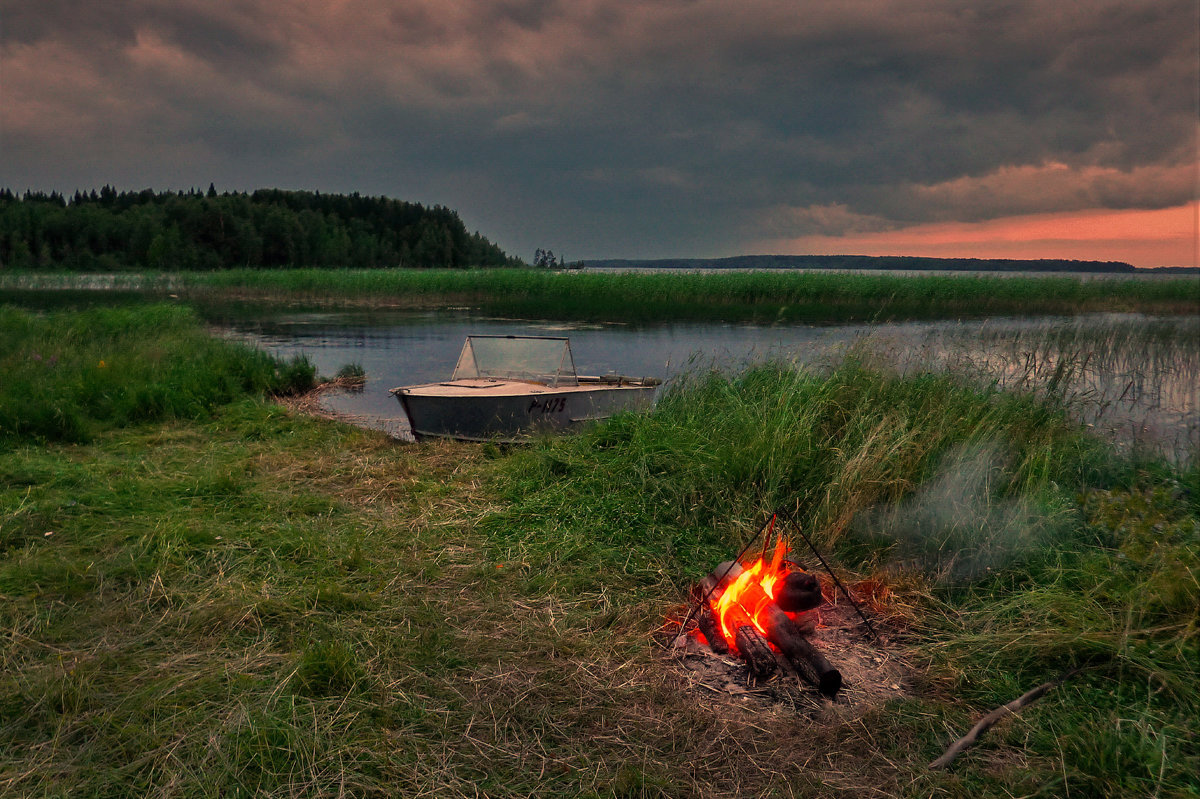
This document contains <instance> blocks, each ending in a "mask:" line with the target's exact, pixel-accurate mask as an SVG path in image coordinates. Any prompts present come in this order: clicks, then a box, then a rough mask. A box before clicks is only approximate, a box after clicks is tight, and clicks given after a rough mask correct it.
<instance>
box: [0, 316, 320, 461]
mask: <svg viewBox="0 0 1200 799" xmlns="http://www.w3.org/2000/svg"><path fill="white" fill-rule="evenodd" d="M0 340H3V341H4V342H5V348H4V351H3V352H0V375H3V378H4V379H3V385H0V441H3V440H9V441H12V440H26V439H31V438H32V439H40V440H45V441H86V440H88V439H89V438H90V437H91V436H92V435H93V434H94V433H95V432H96V431H97V430H100V429H104V428H105V427H120V426H124V425H127V424H130V423H134V422H139V421H148V420H154V419H169V418H189V419H194V418H199V417H201V416H203V415H204V414H206V413H208V412H209V411H210V410H211V409H212V408H214V407H216V406H218V405H223V404H225V403H227V402H229V401H231V400H233V399H235V398H239V397H242V396H245V395H247V394H265V393H290V392H294V391H298V390H305V389H307V388H309V387H311V385H312V383H313V380H314V378H315V373H314V370H313V367H312V366H311V364H309V363H308V362H307V361H305V360H303V359H297V360H294V361H291V362H288V363H279V362H277V361H276V360H275V359H273V358H272V357H270V356H269V355H268V354H266V353H265V352H261V351H255V350H251V349H249V348H247V347H245V346H242V345H238V344H234V343H231V342H226V341H221V340H219V339H215V338H212V337H211V336H209V335H208V334H207V332H206V331H205V330H204V328H203V326H202V325H201V323H200V321H199V319H198V317H196V315H195V314H194V313H192V312H191V311H189V310H187V309H185V308H180V307H176V306H166V305H160V306H138V307H128V308H117V309H110V308H97V309H92V310H89V311H86V312H83V313H74V312H59V313H50V314H44V315H36V314H32V313H29V312H26V311H23V310H20V309H17V308H15V307H12V306H0Z"/></svg>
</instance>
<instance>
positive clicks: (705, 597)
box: [679, 513, 778, 635]
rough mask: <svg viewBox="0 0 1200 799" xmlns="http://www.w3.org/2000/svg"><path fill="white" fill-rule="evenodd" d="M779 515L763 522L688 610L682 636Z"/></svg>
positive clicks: (681, 630)
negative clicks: (713, 593) (689, 623)
mask: <svg viewBox="0 0 1200 799" xmlns="http://www.w3.org/2000/svg"><path fill="white" fill-rule="evenodd" d="M777 515H778V514H775V513H772V514H771V518H769V519H767V520H766V521H765V522H763V524H762V526H761V527H759V528H758V532H757V533H755V534H754V536H753V537H752V538H751V539H750V540H749V541H747V542H746V546H744V547H742V551H741V552H739V553H737V555H736V556H735V557H734V559H733V560H731V561H730V562H729V565H728V566H726V567H725V571H724V572H723V573H722V574H721V576H720V577H718V578H717V581H716V582H715V583H713V584H712V586H711V587H710V588H709V589H708V590H707V591H705V592H704V593H703V594H701V595H700V601H699V602H696V603H695V604H693V605H692V606H691V607H690V608H688V612H687V615H686V616H684V617H683V621H682V622H681V623H680V625H679V634H680V635H683V632H684V630H686V629H687V626H688V622H690V621H691V620H692V616H693V615H695V613H696V611H697V610H699V609H700V608H701V607H703V605H704V603H705V602H707V601H708V597H709V594H711V593H712V592H713V591H714V590H716V588H717V586H719V585H720V584H721V582H722V581H723V580H724V579H725V575H727V574H729V572H730V571H731V570H732V569H733V565H734V564H735V563H737V562H738V561H740V560H741V559H742V555H745V554H746V552H747V551H749V549H750V547H751V546H752V545H753V544H754V542H755V541H757V540H758V537H759V536H760V535H762V534H763V531H764V530H766V529H767V527H770V526H773V525H774V524H775V517H776V516H777Z"/></svg>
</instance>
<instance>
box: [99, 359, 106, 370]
mask: <svg viewBox="0 0 1200 799" xmlns="http://www.w3.org/2000/svg"><path fill="white" fill-rule="evenodd" d="M107 366H108V364H106V363H105V362H104V361H103V359H102V360H101V361H100V363H99V364H98V368H100V369H104V368H107Z"/></svg>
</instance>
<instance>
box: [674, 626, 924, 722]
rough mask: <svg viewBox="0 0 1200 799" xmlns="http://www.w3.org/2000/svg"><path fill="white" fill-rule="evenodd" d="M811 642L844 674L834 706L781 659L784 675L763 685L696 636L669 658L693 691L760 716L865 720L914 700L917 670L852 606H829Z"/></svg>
mask: <svg viewBox="0 0 1200 799" xmlns="http://www.w3.org/2000/svg"><path fill="white" fill-rule="evenodd" d="M809 640H810V641H811V642H812V644H813V645H814V646H815V647H816V648H817V649H819V650H820V651H821V653H822V654H823V655H825V657H826V658H828V659H829V662H830V663H832V664H833V666H834V667H835V668H836V669H837V670H838V671H840V672H841V674H842V690H841V691H840V692H839V693H838V695H837V698H836V699H834V700H829V699H826V698H825V697H823V696H821V695H820V694H819V693H817V690H816V688H814V687H813V686H811V685H809V684H808V683H806V682H805V681H803V680H802V679H801V678H800V676H799V675H798V674H797V673H796V672H795V671H794V670H793V669H792V668H791V667H790V666H789V665H788V664H787V663H786V662H785V661H784V660H783V658H782V657H780V656H777V660H778V661H779V671H777V672H776V673H775V675H774V676H772V677H771V678H769V679H767V680H764V681H762V682H759V683H755V682H754V681H753V680H751V679H750V677H749V670H748V669H747V667H746V664H745V663H744V662H743V661H741V660H740V659H738V658H736V657H734V656H733V655H718V654H716V653H715V652H713V651H712V650H711V649H710V648H709V647H708V645H707V644H705V643H703V642H702V641H700V640H699V639H697V637H696V636H694V635H689V636H687V637H686V639H685V643H683V645H676V646H675V647H673V648H672V650H671V652H670V655H669V658H670V659H671V661H672V662H673V663H674V665H675V668H676V669H677V671H678V673H679V675H680V676H681V678H682V679H683V680H684V681H685V684H686V686H687V690H688V691H692V692H695V693H696V694H698V695H700V696H704V695H707V696H709V697H712V696H713V695H721V696H728V697H733V698H736V699H737V700H739V703H740V704H743V705H746V706H755V707H757V709H760V710H767V709H770V710H773V711H776V712H778V711H779V710H780V709H784V710H791V711H794V712H796V713H800V714H804V715H812V716H817V715H826V714H833V715H837V716H843V717H847V716H859V715H861V714H863V713H865V712H867V711H869V710H872V709H874V708H877V707H879V706H881V705H883V704H884V703H886V702H889V701H892V700H894V699H903V698H907V697H911V696H912V695H913V679H912V678H913V673H914V669H913V667H912V666H911V665H910V664H909V663H908V662H907V661H906V660H905V659H904V656H903V654H902V653H901V652H900V651H899V650H898V649H896V648H895V647H893V646H891V645H890V644H889V639H888V637H887V635H886V634H884V635H881V636H880V638H879V639H878V640H875V639H873V638H872V636H871V634H870V633H869V632H867V631H866V629H865V628H864V627H863V625H862V622H861V620H860V619H859V618H858V615H857V614H856V613H855V612H854V609H853V608H851V607H850V606H849V605H831V604H826V605H823V606H822V607H821V626H820V627H819V628H818V629H817V632H816V634H815V635H813V636H812V637H811V638H810V639H809Z"/></svg>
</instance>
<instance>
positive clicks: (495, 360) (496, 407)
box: [389, 335, 662, 442]
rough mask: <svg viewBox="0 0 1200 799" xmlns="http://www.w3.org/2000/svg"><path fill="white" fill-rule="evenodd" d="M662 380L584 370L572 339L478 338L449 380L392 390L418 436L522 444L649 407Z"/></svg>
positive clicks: (466, 348) (473, 338)
mask: <svg viewBox="0 0 1200 799" xmlns="http://www.w3.org/2000/svg"><path fill="white" fill-rule="evenodd" d="M661 382H662V381H661V380H658V379H656V378H653V377H637V378H634V377H627V376H625V375H618V374H607V375H599V376H588V375H580V374H577V373H576V371H575V360H574V357H573V356H572V354H571V342H570V340H569V339H567V338H565V337H559V336H484V335H471V336H467V340H466V342H464V344H463V348H462V352H461V353H459V356H458V363H457V364H456V365H455V367H454V372H453V374H452V375H451V377H450V379H449V380H447V381H445V382H440V383H422V384H420V385H414V386H400V387H398V388H393V389H391V391H390V392H389V393H391V394H392V395H394V396H395V397H396V399H397V400H399V401H400V405H401V406H402V407H403V408H404V413H405V415H406V416H407V417H408V422H409V425H410V427H411V428H412V432H413V436H414V437H415V438H416V439H417V440H418V441H420V440H423V439H428V438H454V439H462V440H467V441H502V442H517V441H522V440H526V439H528V438H529V437H530V436H531V435H534V434H536V433H540V432H545V431H557V430H565V429H570V428H574V427H579V426H581V425H585V424H588V423H590V422H594V421H597V420H599V419H605V418H607V417H609V416H612V415H614V414H617V413H621V412H624V411H639V410H645V409H648V408H649V407H650V406H651V405H652V404H653V402H654V393H655V390H656V388H657V386H658V385H659V384H660V383H661Z"/></svg>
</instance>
